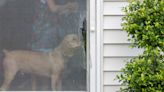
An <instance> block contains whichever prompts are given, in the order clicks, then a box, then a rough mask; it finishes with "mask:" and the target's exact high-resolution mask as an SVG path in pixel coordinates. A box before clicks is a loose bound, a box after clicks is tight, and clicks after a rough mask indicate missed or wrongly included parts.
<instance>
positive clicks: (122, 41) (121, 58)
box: [103, 0, 142, 92]
mask: <svg viewBox="0 0 164 92" xmlns="http://www.w3.org/2000/svg"><path fill="white" fill-rule="evenodd" d="M127 5H128V2H127V1H126V0H104V2H103V92H116V91H118V90H119V88H120V86H121V85H120V83H119V82H118V81H116V80H114V79H115V78H116V75H117V74H120V73H121V71H120V69H121V68H122V67H123V66H124V65H125V63H126V61H125V60H128V59H130V58H133V57H136V56H137V55H138V54H139V53H142V50H138V49H136V48H135V49H132V48H131V47H130V44H131V43H130V42H129V41H127V39H128V37H127V33H126V32H125V31H122V30H121V23H122V20H121V19H122V17H123V16H125V14H124V13H123V12H122V7H124V6H127Z"/></svg>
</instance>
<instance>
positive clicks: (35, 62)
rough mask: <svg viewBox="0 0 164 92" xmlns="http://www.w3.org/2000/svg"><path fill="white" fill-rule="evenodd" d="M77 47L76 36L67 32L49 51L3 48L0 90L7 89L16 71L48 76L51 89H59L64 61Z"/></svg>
mask: <svg viewBox="0 0 164 92" xmlns="http://www.w3.org/2000/svg"><path fill="white" fill-rule="evenodd" d="M78 47H80V40H79V38H78V36H77V35H75V34H69V35H67V36H66V37H65V38H64V40H63V41H62V42H61V44H60V45H59V46H58V47H57V48H55V49H54V50H53V51H52V52H49V53H43V52H34V51H24V50H15V51H7V50H4V53H5V58H4V62H3V67H4V78H5V79H4V82H3V84H2V86H1V88H0V90H8V88H9V86H10V84H11V82H12V80H13V79H14V77H15V75H16V73H17V72H18V71H21V72H24V73H32V74H37V75H41V76H47V77H50V78H51V87H52V90H61V81H60V80H61V79H60V78H61V73H62V71H63V70H64V66H65V63H66V62H67V61H68V59H69V58H70V57H72V56H73V54H74V51H75V50H76V48H78Z"/></svg>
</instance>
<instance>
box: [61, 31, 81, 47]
mask: <svg viewBox="0 0 164 92" xmlns="http://www.w3.org/2000/svg"><path fill="white" fill-rule="evenodd" d="M63 42H64V43H65V45H67V47H68V48H70V49H71V48H72V49H74V48H78V47H80V45H81V41H80V38H79V37H78V36H77V35H76V34H69V35H67V36H66V37H64V40H63Z"/></svg>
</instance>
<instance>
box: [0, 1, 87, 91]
mask: <svg viewBox="0 0 164 92" xmlns="http://www.w3.org/2000/svg"><path fill="white" fill-rule="evenodd" d="M86 2H87V1H86V0H0V90H1V91H5V90H7V91H86V90H87V68H86V66H87V63H86V52H87V51H86V33H87V32H86V5H87V4H86Z"/></svg>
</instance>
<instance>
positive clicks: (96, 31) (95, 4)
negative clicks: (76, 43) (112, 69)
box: [88, 0, 103, 92]
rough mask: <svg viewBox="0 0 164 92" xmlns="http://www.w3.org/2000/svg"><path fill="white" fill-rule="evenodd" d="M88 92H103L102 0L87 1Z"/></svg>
mask: <svg viewBox="0 0 164 92" xmlns="http://www.w3.org/2000/svg"><path fill="white" fill-rule="evenodd" d="M88 10H89V24H88V25H89V29H88V30H89V45H90V46H89V52H90V53H89V55H90V58H89V61H90V70H89V72H90V81H89V82H90V87H89V88H90V89H89V90H90V92H103V84H102V82H103V72H102V69H103V67H102V65H103V64H102V63H103V57H102V56H103V30H102V29H103V28H102V27H103V21H102V19H103V0H89V9H88Z"/></svg>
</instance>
